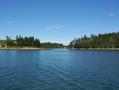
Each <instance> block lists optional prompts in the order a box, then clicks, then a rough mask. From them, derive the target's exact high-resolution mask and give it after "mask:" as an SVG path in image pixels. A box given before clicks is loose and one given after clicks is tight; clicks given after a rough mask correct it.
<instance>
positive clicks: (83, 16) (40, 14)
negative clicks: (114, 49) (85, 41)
mask: <svg viewBox="0 0 119 90" xmlns="http://www.w3.org/2000/svg"><path fill="white" fill-rule="evenodd" d="M117 31H119V0H0V38H4V37H5V36H6V35H8V36H11V37H15V36H16V35H20V34H21V35H23V36H35V37H37V38H40V40H41V41H42V42H46V41H51V42H61V43H64V44H68V43H69V42H70V41H71V40H72V39H74V38H77V37H81V36H83V35H84V34H87V35H90V34H91V33H92V34H98V33H105V32H117Z"/></svg>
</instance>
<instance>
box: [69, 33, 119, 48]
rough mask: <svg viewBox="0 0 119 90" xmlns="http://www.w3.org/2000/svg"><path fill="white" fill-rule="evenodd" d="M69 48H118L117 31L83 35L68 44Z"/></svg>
mask: <svg viewBox="0 0 119 90" xmlns="http://www.w3.org/2000/svg"><path fill="white" fill-rule="evenodd" d="M69 47H70V48H76V49H80V48H119V32H115V33H114V32H113V33H105V34H98V35H93V34H91V35H90V36H89V37H88V36H86V35H84V36H83V37H81V38H77V39H74V40H72V41H71V42H70V44H69Z"/></svg>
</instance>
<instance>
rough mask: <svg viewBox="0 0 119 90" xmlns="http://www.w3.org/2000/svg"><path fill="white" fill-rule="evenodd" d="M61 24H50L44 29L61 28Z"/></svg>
mask: <svg viewBox="0 0 119 90" xmlns="http://www.w3.org/2000/svg"><path fill="white" fill-rule="evenodd" d="M62 28H63V26H62V25H52V26H47V27H45V29H47V30H50V29H62Z"/></svg>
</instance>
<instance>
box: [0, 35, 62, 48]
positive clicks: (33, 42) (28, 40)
mask: <svg viewBox="0 0 119 90" xmlns="http://www.w3.org/2000/svg"><path fill="white" fill-rule="evenodd" d="M63 47H64V46H63V44H61V43H51V42H45V43H41V41H40V39H37V38H35V37H33V36H30V37H27V36H25V37H22V36H21V35H19V36H16V38H15V39H11V38H10V37H9V36H6V40H0V49H50V48H63Z"/></svg>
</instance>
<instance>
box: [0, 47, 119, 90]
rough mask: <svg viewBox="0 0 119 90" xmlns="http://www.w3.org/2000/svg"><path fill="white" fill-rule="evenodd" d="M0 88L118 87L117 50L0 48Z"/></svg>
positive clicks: (95, 89)
mask: <svg viewBox="0 0 119 90" xmlns="http://www.w3.org/2000/svg"><path fill="white" fill-rule="evenodd" d="M0 90H119V52H118V51H75V50H68V49H53V50H40V51H38V50H21V51H20V50H18V51H17V50H0Z"/></svg>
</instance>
